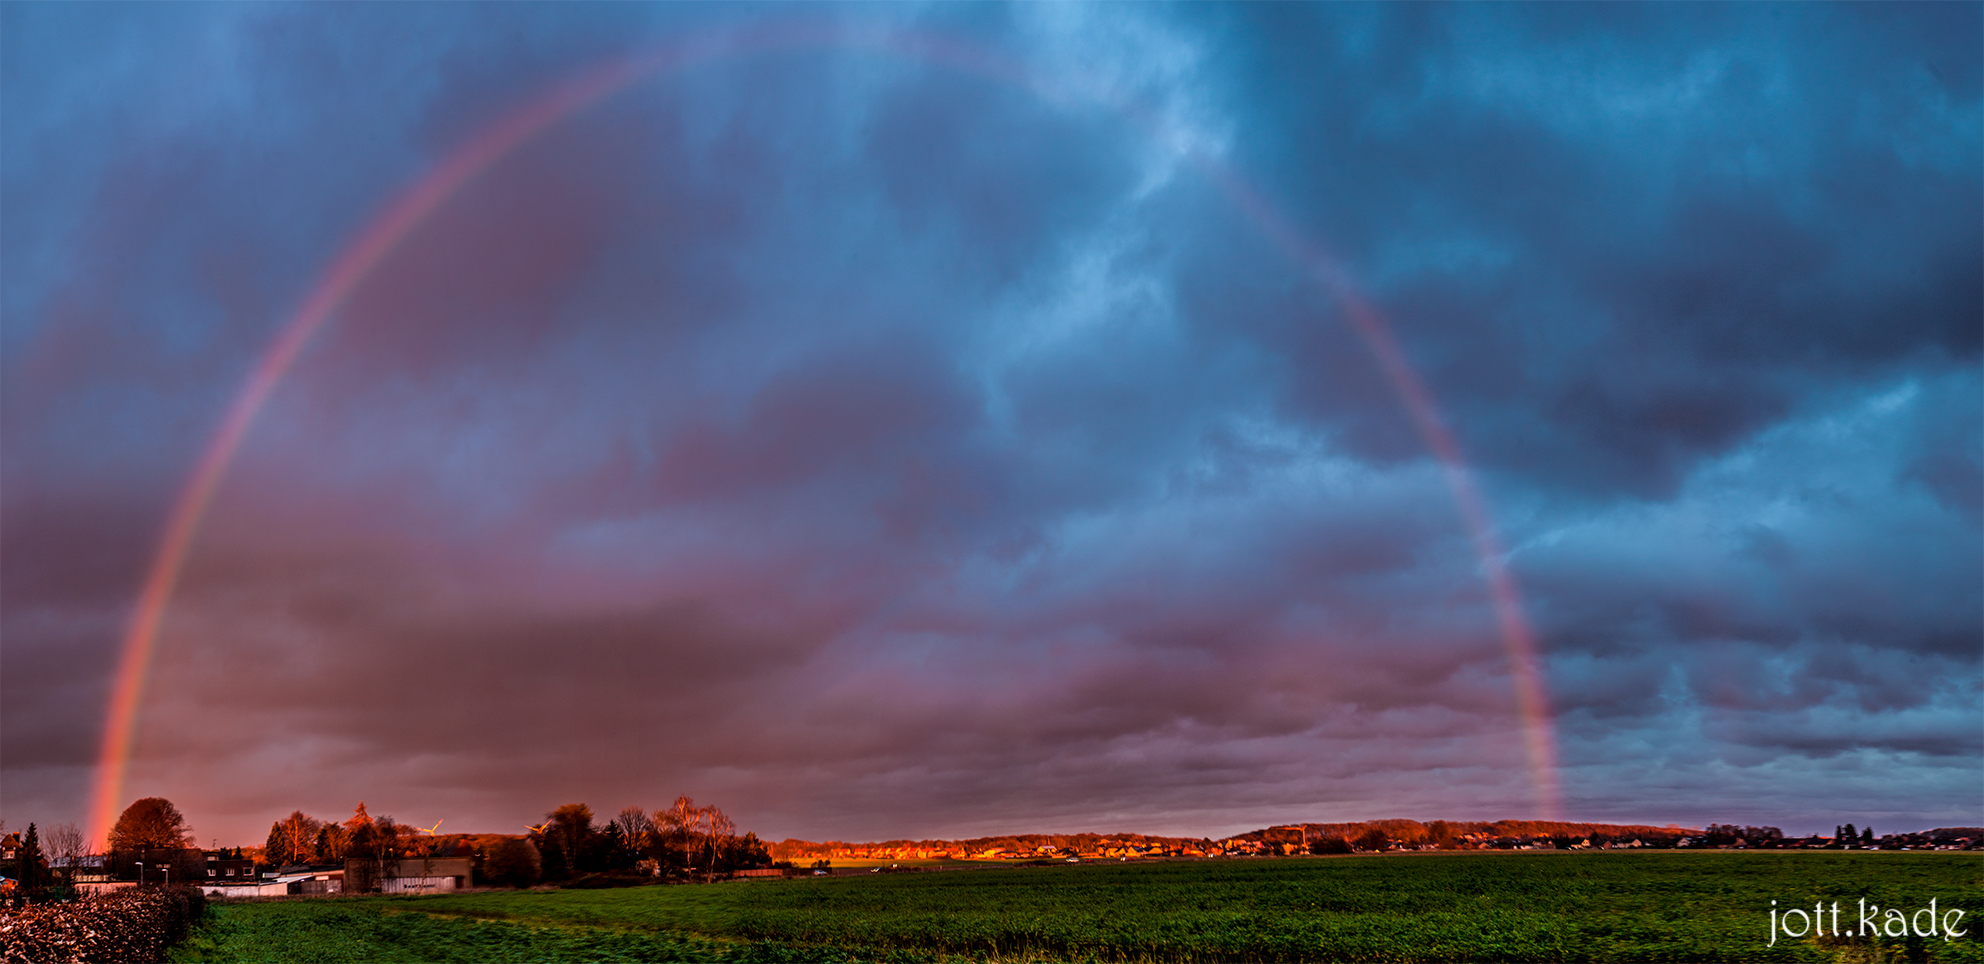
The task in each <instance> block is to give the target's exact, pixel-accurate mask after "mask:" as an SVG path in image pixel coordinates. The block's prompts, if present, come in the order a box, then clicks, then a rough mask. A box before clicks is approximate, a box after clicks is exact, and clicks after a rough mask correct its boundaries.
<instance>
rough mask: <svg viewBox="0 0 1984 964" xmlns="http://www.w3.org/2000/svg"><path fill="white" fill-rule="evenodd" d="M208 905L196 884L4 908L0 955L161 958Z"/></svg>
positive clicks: (68, 963) (68, 959)
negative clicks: (194, 886) (14, 908)
mask: <svg viewBox="0 0 1984 964" xmlns="http://www.w3.org/2000/svg"><path fill="white" fill-rule="evenodd" d="M206 909H207V905H206V897H205V895H204V894H202V893H201V892H200V891H199V889H198V888H192V887H170V888H166V887H146V888H142V889H140V888H131V889H128V890H119V891H113V892H111V893H108V894H102V895H99V896H92V897H83V898H80V899H77V900H74V901H70V902H67V903H60V904H34V905H29V906H27V907H24V908H21V909H19V910H8V911H0V960H4V961H35V962H37V964H41V962H65V964H80V962H83V961H132V962H153V961H163V960H165V949H166V948H168V947H170V946H172V945H173V944H174V943H176V942H177V941H179V940H180V939H181V938H184V937H185V936H186V931H187V929H188V928H190V927H191V926H192V925H193V922H194V921H196V920H199V919H200V917H201V916H202V915H204V914H205V913H206Z"/></svg>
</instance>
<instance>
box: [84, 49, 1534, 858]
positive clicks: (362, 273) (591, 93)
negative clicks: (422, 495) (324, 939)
mask: <svg viewBox="0 0 1984 964" xmlns="http://www.w3.org/2000/svg"><path fill="white" fill-rule="evenodd" d="M804 48H866V49H873V50H877V51H880V52H883V53H888V54H894V55H897V56H903V57H907V58H910V59H915V60H921V61H925V62H929V63H934V64H937V65H939V66H944V67H947V68H950V69H954V70H957V71H959V72H962V73H967V74H972V75H977V76H981V77H985V78H988V79H993V80H998V81H1001V82H1005V83H1008V84H1012V85H1015V86H1018V87H1021V88H1023V89H1027V90H1032V91H1035V92H1052V91H1056V90H1058V88H1056V87H1055V86H1054V85H1051V84H1048V83H1046V82H1044V81H1043V79H1042V78H1040V77H1037V76H1036V75H1034V74H1032V73H1031V72H1029V71H1027V70H1026V69H1025V68H1024V67H1023V66H1021V65H1019V64H1017V63H1015V62H1013V61H1010V60H1006V59H1003V58H999V57H996V56H993V55H991V54H989V53H987V52H985V51H982V50H978V49H976V48H973V47H970V46H968V45H965V44H963V43H961V42H959V41H956V40H954V39H950V38H946V37H941V36H936V35H931V34H919V33H906V32H889V31H883V30H855V29H850V28H848V27H845V26H839V25H834V24H780V25H772V26H768V27H762V28H758V29H755V30H751V31H745V32H741V33H737V34H732V35H727V36H722V37H709V38H703V39H701V40H698V41H692V42H688V43H683V44H678V45H673V46H669V47H665V48H658V49H652V50H648V51H645V52H642V53H638V54H635V55H629V56H622V57H617V58H614V59H612V60H610V61H607V62H606V63H604V64H602V65H600V66H597V67H595V68H593V69H591V70H588V71H586V72H583V73H581V74H579V75H577V76H575V77H573V78H571V79H569V80H567V81H565V82H563V83H561V84H559V85H557V86H556V87H554V88H553V89H551V90H550V91H548V92H546V93H544V94H542V95H539V96H538V97H536V98H533V99H531V100H529V101H527V102H525V103H524V104H523V105H522V106H520V107H519V108H518V109H516V110H515V111H513V112H511V113H510V114H508V115H506V116H504V117H503V118H502V119H500V120H498V121H496V122H495V123H493V124H491V125H489V126H488V127H486V128H484V129H483V130H482V131H481V132H479V133H478V134H476V135H475V136H474V137H472V138H471V139H470V140H469V141H468V142H467V143H465V144H464V145H462V146H461V147H459V148H457V149H456V150H455V151H454V152H453V153H452V154H449V155H448V156H447V157H445V158H443V159H442V160H441V162H440V163H439V164H438V165H436V166H435V167H433V168H432V169H431V170H429V171H428V172H427V174H426V175H425V176H423V177H421V178H420V179H419V180H418V181H416V182H414V183H413V185H412V186H410V187H408V188H407V189H406V190H404V191H403V192H402V193H400V194H399V195H398V196H396V197H394V198H393V199H392V200H391V201H390V202H389V203H387V205H386V206H385V207H384V209H383V210H381V211H380V213H379V214H378V215H377V216H375V217H374V218H373V220H372V221H371V222H370V223H369V224H368V225H367V226H366V227H365V229H364V230H363V231H362V232H360V233H359V235H358V236H357V238H356V239H355V240H353V241H352V242H351V243H350V244H349V245H348V246H347V247H346V248H345V249H344V250H343V251H342V252H341V253H340V254H339V255H338V256H337V258H336V260H334V261H333V262H331V265H330V267H329V268H328V269H327V270H326V271H325V272H324V273H323V275H322V276H321V278H320V279H319V280H318V282H317V285H316V287H314V288H312V289H311V290H310V293H309V295H308V296H307V297H306V298H304V299H303V301H302V303H301V304H300V305H299V307H298V308H297V310H296V313H295V314H294V315H292V316H291V317H290V319H289V320H288V322H286V323H285V324H284V325H283V327H282V329H281V330H280V331H279V332H278V333H277V334H276V337H275V339H274V341H273V342H272V343H271V344H270V345H269V347H268V348H267V349H266V350H265V351H264V352H263V354H262V356H261V359H260V360H259V361H258V362H257V363H256V364H255V366H254V368H253V369H252V370H251V371H250V373H249V375H248V378H247V380H246V382H245V383H244V384H243V385H242V387H241V389H240V391H239V392H238V393H236V395H235V397H234V401H233V403H232V404H231V405H229V406H228V409H227V412H226V414H225V416H224V417H223V418H222V419H221V423H220V426H219V428H218V429H216V430H215V432H214V434H213V436H212V437H211V438H210V439H209V440H208V442H207V445H206V448H205V449H204V450H203V451H202V452H201V454H200V458H199V461H198V462H197V463H196V464H195V466H194V469H193V473H192V475H191V476H190V477H189V478H188V480H187V482H186V486H185V488H184V490H183V491H182V492H181V493H180V495H179V498H178V500H177V501H175V502H174V503H173V504H172V509H171V511H170V513H169V514H168V516H167V519H166V525H165V532H164V536H163V538H162V539H161V540H160V543H159V548H158V552H157V554H156V555H155V556H154V557H153V558H152V563H151V567H150V568H149V569H148V570H147V571H146V574H145V580H144V584H143V587H142V589H141V590H140V592H139V594H138V601H137V606H136V608H135V609H134V610H133V612H132V614H131V617H130V620H129V623H128V624H127V626H126V629H125V633H124V645H123V651H122V655H121V657H120V659H119V661H118V667H117V675H116V677H115V679H114V681H113V683H112V687H111V696H110V703H109V708H108V713H107V718H106V720H105V724H104V730H103V742H102V746H101V751H100V753H99V761H98V764H97V773H96V780H95V783H94V786H93V788H92V791H91V796H90V804H89V812H88V828H89V829H88V833H89V839H90V840H93V841H104V840H106V839H107V838H108V836H109V831H110V827H111V824H112V822H113V821H114V819H115V813H116V809H117V802H118V800H119V799H120V798H121V797H122V795H123V790H124V776H125V771H126V769H127V766H128V764H129V761H130V756H131V748H132V741H133V738H134V735H135V732H136V724H137V717H138V710H139V706H140V703H141V700H142V698H143V695H144V689H145V679H146V676H147V673H148V671H149V669H150V666H151V659H152V653H153V652H154V650H155V649H156V648H157V643H158V635H159V626H160V624H161V623H162V622H163V620H164V617H165V611H166V607H167V605H168V603H169V602H170V601H171V598H172V592H173V588H174V587H175V585H176V584H177V583H178V580H179V575H180V572H181V571H182V569H183V568H184V566H185V563H186V559H187V556H188V554H189V553H190V552H191V550H192V546H193V541H194V537H195V536H196V535H197V534H198V532H199V528H200V523H201V521H202V519H203V518H204V516H205V515H206V511H207V508H208V507H209V506H210V505H211V504H212V502H213V498H214V493H215V491H216V490H217V489H218V488H219V485H220V482H221V479H222V477H223V476H224V475H225V474H226V472H227V467H228V465H229V463H230V462H232V461H233V459H234V455H235V453H236V452H237V451H238V450H239V449H240V447H241V442H242V440H243V439H244V438H245V437H246V436H247V434H248V429H249V427H250V426H251V425H252V424H253V423H254V420H255V416H256V415H257V414H258V413H259V412H260V411H261V409H262V406H263V404H264V403H266V402H267V401H268V398H269V395H270V394H271V393H272V392H274V391H275V388H276V386H277V385H278V384H279V383H280V382H281V381H282V379H283V376H284V375H286V374H287V373H288V372H289V370H290V368H291V367H292V366H293V365H294V364H295V363H296V359H297V357H298V356H299V355H301V354H302V352H303V349H304V347H305V346H306V345H308V344H309V342H310V339H311V338H312V336H314V335H315V334H316V333H317V331H318V330H319V329H320V328H322V327H323V326H324V325H325V323H326V322H327V321H329V319H330V318H331V316H332V314H333V313H334V312H335V311H336V310H337V309H338V307H339V306H340V305H341V304H343V302H344V300H345V299H346V298H347V297H348V296H350V294H351V293H352V291H354V290H355V289H356V288H357V287H358V286H359V285H360V284H362V283H364V281H365V279H366V278H367V277H368V276H369V275H370V274H371V272H372V270H373V269H374V268H375V267H377V266H378V265H379V263H380V262H381V261H383V260H385V258H386V257H387V256H388V255H389V254H391V253H392V251H393V250H394V249H395V248H396V247H398V245H399V244H400V242H402V241H403V240H405V239H406V237H407V235H408V234H410V233H412V232H413V230H414V229H415V228H417V227H419V226H420V225H421V224H422V223H424V222H425V221H426V220H427V218H428V217H429V216H430V215H432V214H433V213H434V211H435V210H436V209H438V208H440V207H441V206H442V205H443V204H445V203H446V202H447V201H448V199H449V198H451V197H452V196H454V194H455V192H456V191H458V190H460V189H461V187H462V186H463V185H465V184H467V183H468V182H469V181H470V180H472V179H474V178H475V177H476V176H477V175H478V174H481V173H482V172H483V171H485V170H488V169H489V167H490V166H491V165H493V164H495V163H496V162H498V161H500V160H502V159H503V158H504V157H506V156H508V155H509V154H510V152H512V151H514V150H515V149H516V148H517V147H519V146H521V145H523V144H524V143H526V142H528V141H530V140H531V139H533V138H535V137H536V136H538V135H539V134H541V133H543V132H544V131H545V130H547V129H548V128H550V127H552V126H553V125H555V124H557V123H558V122H559V121H561V120H563V119H565V118H566V117H569V116H571V115H572V114H574V113H576V112H578V111H580V110H582V109H584V108H586V107H588V106H590V105H593V104H595V103H598V102H599V101H601V100H603V99H605V98H607V97H609V96H611V95H613V94H616V93H618V92H620V91H622V90H624V89H626V88H627V87H629V86H631V85H632V84H634V83H635V82H636V81H639V80H641V79H643V78H647V77H652V76H655V75H659V74H666V73H671V72H676V71H680V70H684V69H687V68H689V67H693V66H696V65H699V64H703V63H708V62H710V61H713V60H716V59H719V58H722V57H729V56H738V55H743V54H749V53H761V52H768V51H775V50H781V49H804ZM1103 106H1106V107H1110V108H1112V109H1114V110H1116V111H1117V112H1119V113H1121V114H1123V115H1125V116H1126V117H1129V118H1130V119H1131V120H1133V121H1135V122H1137V123H1139V124H1140V125H1141V126H1144V127H1146V128H1147V129H1150V130H1151V131H1152V132H1153V134H1154V135H1156V136H1162V135H1161V133H1159V132H1160V131H1161V125H1159V124H1158V123H1157V119H1156V118H1155V117H1153V116H1151V115H1150V114H1149V113H1148V112H1147V111H1144V110H1142V109H1141V108H1139V107H1137V106H1135V105H1133V104H1129V103H1127V102H1124V103H1105V104H1104V105H1103ZM1177 146H1178V149H1179V150H1180V151H1181V152H1182V153H1183V155H1184V156H1185V157H1186V158H1187V159H1188V160H1189V161H1190V162H1191V163H1192V165H1193V166H1194V167H1195V168H1196V169H1198V170H1199V171H1200V172H1201V173H1202V174H1203V175H1204V176H1206V177H1207V178H1208V180H1210V181H1211V182H1212V183H1213V184H1214V185H1216V186H1217V187H1218V188H1219V189H1220V191H1221V192H1223V193H1224V194H1225V195H1226V196H1227V197H1228V198H1229V199H1230V200H1232V201H1233V202H1234V203H1235V204H1236V205H1237V206H1238V207H1239V209H1240V210H1241V211H1243V212H1244V213H1245V214H1246V215H1247V216H1248V217H1249V218H1250V219H1251V220H1252V221H1253V222H1254V224H1255V225H1256V226H1257V227H1258V228H1260V230H1261V231H1262V232H1263V233H1264V234H1265V235H1266V236H1267V237H1268V238H1269V239H1271V240H1272V241H1273V242H1274V244H1275V245H1276V246H1277V247H1278V248H1280V249H1281V251H1282V252H1283V253H1284V254H1285V255H1286V256H1287V257H1288V258H1289V259H1290V260H1291V261H1293V262H1294V263H1295V264H1296V265H1297V266H1299V267H1300V268H1301V269H1302V270H1303V271H1304V272H1305V273H1306V274H1308V275H1309V276H1310V277H1311V278H1312V279H1314V280H1315V281H1317V282H1318V283H1320V284H1321V286H1322V287H1323V288H1324V289H1325V290H1326V291H1328V292H1329V294H1330V295H1331V297H1333V298H1334V299H1335V300H1336V301H1337V303H1338V304H1339V306H1340V307H1341V308H1342V309H1343V311H1344V314H1345V317H1346V318H1347V319H1348V320H1349V321H1350V324H1351V326H1352V327H1353V328H1354V329H1355V330H1356V332H1357V333H1358V335H1359V336H1361V337H1362V338H1363V340H1364V342H1365V344H1366V345H1367V346H1369V348H1370V349H1371V352H1372V354H1373V355H1374V356H1375V357H1376V359H1377V362H1378V365H1379V367H1380V369H1381V370H1382V371H1383V373H1384V375H1385V377H1386V378H1387V379H1388V380H1389V381H1390V382H1391V385H1392V387H1393V389H1394V391H1396V392H1397V394H1398V396H1399V398H1400V400H1401V401H1402V402H1403V403H1404V405H1405V407H1406V410H1407V411H1408V413H1409V414H1410V416H1411V418H1412V421H1413V424H1414V426H1415V428H1416V429H1417V430H1418V432H1419V435H1420V437H1421V439H1422V441H1423V442H1424V443H1425V445H1426V447H1427V448H1428V450H1429V451H1431V453H1432V454H1433V456H1434V457H1435V458H1436V459H1438V460H1439V462H1440V464H1441V466H1442V468H1443V470H1444V474H1445V478H1446V482H1447V485H1448V488H1449V489H1450V490H1451V491H1452V493H1453V496H1454V500H1455V502H1456V504H1457V505H1458V506H1459V509H1460V514H1461V518H1462V522H1463V523H1464V524H1465V525H1466V527H1467V530H1468V534H1469V536H1470V538H1471V540H1472V542H1473V545H1474V550H1475V553H1476V554H1477V555H1478V556H1479V557H1480V560H1481V567H1482V570H1483V575H1484V578H1485V580H1486V582H1487V584H1488V588H1489V590H1490V596H1491V599H1492V603H1493V606H1494V609H1495V614H1496V620H1497V624H1498V626H1497V628H1498V630H1499V632H1500V635H1501V639H1502V644H1503V648H1504V650H1505V652H1506V655H1507V657H1508V659H1509V663H1510V669H1511V675H1512V677H1513V678H1514V682H1515V694H1516V702H1517V709H1518V711H1519V714H1520V717H1521V724H1522V729H1523V737H1524V748H1525V751H1526V753H1527V758H1528V763H1529V769H1530V773H1531V778H1532V781H1533V782H1534V784H1535V789H1536V796H1537V804H1538V807H1539V809H1540V810H1541V811H1542V816H1543V819H1555V818H1556V816H1557V810H1558V803H1557V801H1558V789H1557V776H1556V773H1557V764H1556V746H1555V743H1556V741H1555V734H1554V727H1553V725H1552V720H1551V716H1550V712H1549V707H1548V699H1547V696H1546V693H1545V689H1544V685H1543V672H1542V664H1541V660H1540V659H1539V657H1538V656H1537V652H1536V642H1535V635H1534V633H1533V632H1532V630H1531V628H1530V626H1529V621H1528V619H1527V617H1526V616H1525V615H1524V613H1523V607H1522V599H1521V595H1520V592H1519V591H1518V589H1517V587H1516V583H1515V580H1514V578H1513V577H1512V576H1511V575H1510V573H1509V570H1508V567H1507V566H1506V565H1505V564H1504V563H1503V561H1502V557H1503V550H1502V546H1501V543H1500V540H1499V539H1498V538H1497V536H1496V534H1495V530H1494V526H1493V524H1492V521H1491V518H1490V515H1489V512H1488V508H1487V504H1486V502H1485V501H1484V500H1483V498H1482V496H1481V492H1480V489H1479V488H1478V487H1477V486H1476V484H1475V482H1474V476H1473V473H1472V472H1471V471H1470V470H1469V468H1468V466H1467V463H1466V461H1465V459H1464V458H1463V457H1462V455H1461V451H1460V446H1459V444H1458V442H1457V441H1456V440H1455V438H1454V436H1453V432H1452V431H1451V430H1450V429H1449V428H1448V427H1447V424H1446V421H1445V419H1443V418H1442V417H1441V416H1440V413H1439V408H1438V406H1437V405H1436V404H1435V401H1434V398H1433V394H1432V392H1431V390H1430V389H1428V388H1427V386H1426V384H1425V382H1424V381H1423V380H1421V379H1420V378H1419V375H1418V373H1417V372H1416V371H1414V370H1413V368H1412V367H1411V365H1410V364H1409V363H1408V362H1407V361H1406V358H1405V353H1404V352H1403V351H1402V350H1401V349H1400V347H1399V345H1398V342H1397V340H1396V339H1394V338H1393V337H1392V334H1391V327H1390V326H1389V325H1388V324H1387V323H1386V321H1385V319H1384V316H1383V315H1381V314H1380V313H1379V312H1378V310H1377V309H1376V308H1375V307H1373V306H1372V305H1371V304H1370V302H1369V301H1367V300H1366V299H1365V298H1364V297H1363V296H1362V295H1361V294H1359V292H1358V290H1357V289H1356V287H1355V286H1354V285H1353V284H1352V283H1351V282H1350V280H1349V278H1348V277H1347V276H1346V275H1345V274H1344V272H1343V270H1342V268H1341V266H1340V263H1339V262H1338V261H1337V259H1336V258H1334V257H1332V256H1331V255H1330V253H1329V252H1328V251H1327V250H1326V249H1324V248H1323V247H1322V246H1321V245H1319V244H1317V243H1316V242H1314V241H1313V240H1311V239H1309V238H1307V237H1305V236H1304V235H1303V234H1302V233H1301V232H1300V231H1298V230H1296V228H1295V227H1294V226H1293V225H1292V224H1290V223H1289V221H1288V219H1287V218H1285V217H1283V216H1282V215H1280V214H1279V213H1278V212H1277V211H1276V210H1275V209H1274V208H1273V207H1272V206H1271V205H1269V204H1268V203H1267V201H1266V199H1265V198H1264V197H1263V196H1262V195H1261V194H1260V193H1259V192H1258V191H1257V190H1255V189H1254V188H1253V187H1252V185H1251V184H1249V183H1248V182H1247V181H1246V180H1245V179H1244V178H1242V177H1241V176H1240V174H1239V172H1237V171H1236V170H1234V169H1233V168H1232V167H1231V166H1229V165H1227V164H1226V163H1225V162H1223V161H1221V160H1220V159H1219V158H1217V157H1214V156H1212V155H1210V154H1207V153H1205V152H1204V151H1202V150H1198V149H1196V148H1194V147H1193V146H1191V145H1189V144H1178V145H1177Z"/></svg>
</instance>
